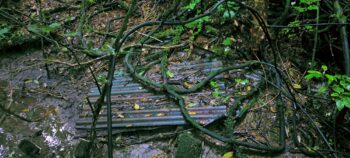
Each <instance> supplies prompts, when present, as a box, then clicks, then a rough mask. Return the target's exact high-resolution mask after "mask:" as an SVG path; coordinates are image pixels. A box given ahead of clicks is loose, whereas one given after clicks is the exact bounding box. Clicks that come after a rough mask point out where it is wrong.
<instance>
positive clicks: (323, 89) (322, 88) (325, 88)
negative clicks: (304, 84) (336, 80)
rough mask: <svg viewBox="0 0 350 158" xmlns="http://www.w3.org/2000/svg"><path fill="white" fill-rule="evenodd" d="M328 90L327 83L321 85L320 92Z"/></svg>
mask: <svg viewBox="0 0 350 158" xmlns="http://www.w3.org/2000/svg"><path fill="white" fill-rule="evenodd" d="M326 90H327V86H326V85H322V86H321V87H320V89H318V92H319V93H324V92H325V91H326Z"/></svg>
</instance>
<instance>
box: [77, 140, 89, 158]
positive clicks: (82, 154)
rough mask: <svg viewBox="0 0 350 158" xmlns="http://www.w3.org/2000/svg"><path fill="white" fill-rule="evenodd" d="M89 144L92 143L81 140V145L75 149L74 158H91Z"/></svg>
mask: <svg viewBox="0 0 350 158" xmlns="http://www.w3.org/2000/svg"><path fill="white" fill-rule="evenodd" d="M89 143H90V141H88V140H85V139H81V138H80V139H79V144H78V145H77V147H76V148H75V151H74V156H75V157H76V158H87V157H89V152H88V148H89Z"/></svg>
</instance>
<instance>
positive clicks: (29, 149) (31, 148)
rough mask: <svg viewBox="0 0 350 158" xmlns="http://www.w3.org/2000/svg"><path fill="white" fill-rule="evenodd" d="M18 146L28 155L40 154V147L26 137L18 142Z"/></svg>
mask: <svg viewBox="0 0 350 158" xmlns="http://www.w3.org/2000/svg"><path fill="white" fill-rule="evenodd" d="M18 148H19V149H21V150H22V151H23V152H24V153H25V154H26V155H28V156H29V157H32V156H35V155H38V154H40V150H41V148H40V147H39V146H38V145H36V144H34V143H33V142H31V141H29V140H27V139H23V140H22V141H21V142H20V143H19V145H18Z"/></svg>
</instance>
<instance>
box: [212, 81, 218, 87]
mask: <svg viewBox="0 0 350 158" xmlns="http://www.w3.org/2000/svg"><path fill="white" fill-rule="evenodd" d="M210 85H211V86H212V87H217V86H218V85H217V83H216V82H215V81H210Z"/></svg>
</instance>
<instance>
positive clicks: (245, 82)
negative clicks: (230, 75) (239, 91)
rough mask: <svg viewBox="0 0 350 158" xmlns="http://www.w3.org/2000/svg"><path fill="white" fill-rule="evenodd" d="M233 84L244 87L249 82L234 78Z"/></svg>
mask: <svg viewBox="0 0 350 158" xmlns="http://www.w3.org/2000/svg"><path fill="white" fill-rule="evenodd" d="M235 82H236V83H237V84H240V85H242V86H244V85H246V84H248V83H249V80H248V79H240V78H236V79H235Z"/></svg>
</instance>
